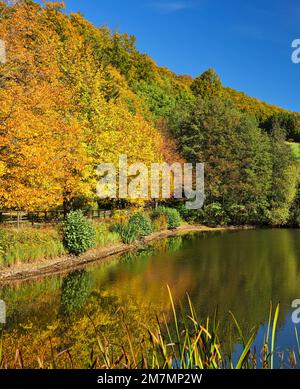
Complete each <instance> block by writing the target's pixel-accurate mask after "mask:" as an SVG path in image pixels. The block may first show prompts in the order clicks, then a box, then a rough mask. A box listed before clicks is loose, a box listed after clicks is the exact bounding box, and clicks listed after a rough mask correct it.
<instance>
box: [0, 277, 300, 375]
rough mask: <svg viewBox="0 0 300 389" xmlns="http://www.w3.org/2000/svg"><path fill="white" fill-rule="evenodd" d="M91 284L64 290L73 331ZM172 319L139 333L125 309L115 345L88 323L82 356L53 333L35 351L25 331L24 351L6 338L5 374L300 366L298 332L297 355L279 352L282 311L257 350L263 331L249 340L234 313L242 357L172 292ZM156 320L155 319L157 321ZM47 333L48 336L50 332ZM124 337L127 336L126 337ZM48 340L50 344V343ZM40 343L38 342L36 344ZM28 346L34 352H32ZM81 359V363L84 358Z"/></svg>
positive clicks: (0, 364) (152, 320) (154, 321)
mask: <svg viewBox="0 0 300 389" xmlns="http://www.w3.org/2000/svg"><path fill="white" fill-rule="evenodd" d="M89 289H90V286H89V280H88V277H87V274H85V273H84V272H82V271H76V272H74V273H72V275H71V277H69V276H68V277H66V278H65V279H64V280H63V284H62V291H63V292H62V293H63V294H62V299H61V311H60V312H61V315H62V316H63V317H65V318H67V320H68V322H69V325H73V319H74V317H73V315H74V313H75V312H76V311H78V310H79V309H80V307H82V306H83V304H84V303H85V301H86V300H87V298H88V295H89V293H90V292H89ZM168 293H169V299H170V300H169V303H170V315H168V316H165V314H163V315H161V316H156V317H155V315H154V314H153V313H150V315H149V313H148V314H147V318H148V321H147V322H145V321H143V319H141V320H142V321H141V322H139V323H136V324H137V327H135V328H134V329H133V328H132V325H131V323H130V321H129V317H128V316H127V314H128V312H127V310H126V309H123V308H119V317H120V318H119V319H118V322H119V323H118V331H119V336H118V339H119V341H116V340H113V341H112V340H111V339H109V338H107V337H106V335H104V334H102V331H101V330H100V329H99V326H98V325H97V323H96V321H94V320H93V318H92V317H90V316H89V317H88V321H87V322H86V323H81V322H80V323H78V325H79V324H82V325H84V327H85V329H86V331H88V333H89V336H90V341H89V342H86V344H85V347H86V348H85V349H84V350H83V349H82V348H81V349H80V351H79V350H77V354H76V351H75V349H74V345H72V346H70V347H66V346H63V345H61V346H58V344H57V340H56V339H55V337H51V333H52V332H53V330H52V329H51V328H49V330H48V334H47V335H46V334H44V336H43V337H42V338H41V339H38V343H36V344H35V345H33V344H31V345H28V344H27V345H25V343H23V342H24V341H25V339H26V340H27V342H28V341H29V342H32V340H33V339H32V338H31V336H29V333H30V329H31V327H28V328H25V327H24V330H25V331H24V334H23V338H24V339H22V341H21V346H20V348H18V349H16V350H14V349H13V348H12V347H13V344H14V333H10V334H9V337H8V336H7V335H8V334H7V333H5V332H4V333H3V332H2V334H1V348H0V369H8V368H9V369H12V368H18V369H20V368H21V369H23V368H25V369H26V368H33V367H35V368H41V369H49V368H50V369H53V368H55V369H58V368H59V369H65V368H71V369H74V368H88V369H225V368H226V369H274V366H275V364H274V361H275V360H276V364H278V362H277V359H278V355H279V354H280V360H281V367H287V366H286V363H288V367H289V368H297V367H299V363H300V344H299V338H298V332H297V329H296V328H295V340H296V344H297V347H296V349H295V348H293V349H290V350H287V351H286V355H285V353H284V352H283V350H280V352H279V351H278V350H276V349H275V346H276V336H277V331H278V329H277V325H278V317H279V311H280V306H279V304H278V305H277V306H276V307H275V308H273V306H272V304H271V305H270V310H269V316H268V317H269V318H268V322H267V326H266V327H265V329H264V336H263V343H262V345H261V349H259V350H257V349H256V347H254V341H255V339H256V336H257V334H258V331H259V329H260V325H257V326H255V327H254V328H252V329H251V331H250V333H249V335H246V334H244V333H243V330H242V328H241V326H240V325H239V323H238V320H237V319H236V317H235V316H234V314H233V313H232V312H229V313H228V316H229V320H230V321H231V322H232V326H231V336H232V337H234V338H235V341H237V342H238V343H239V344H240V346H241V347H240V350H239V351H238V352H236V351H234V350H231V351H229V350H228V349H227V347H228V344H226V342H225V343H224V342H223V341H222V340H221V339H220V337H219V335H220V334H222V333H223V332H224V330H223V329H222V328H220V324H219V322H218V317H217V314H215V315H214V317H212V318H209V317H208V318H207V319H206V320H204V321H202V320H200V319H199V317H198V315H197V313H196V310H195V307H194V306H193V304H192V301H191V299H190V297H189V296H187V301H188V310H187V311H184V310H183V308H182V307H181V308H176V307H175V303H174V300H173V297H172V294H171V291H170V288H169V287H168ZM151 315H152V316H151ZM46 332H47V331H46ZM121 334H122V336H121ZM46 336H48V340H47V339H46ZM121 338H122V341H121V342H120V339H121ZM36 340H37V339H36ZM28 346H30V348H29V349H28ZM32 347H35V348H36V347H39V348H38V349H37V350H36V351H37V353H36V354H35V355H33V354H32V353H31V354H29V353H28V352H29V350H30V349H31V348H32ZM78 356H79V358H78Z"/></svg>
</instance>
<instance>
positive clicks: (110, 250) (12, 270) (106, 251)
mask: <svg viewBox="0 0 300 389" xmlns="http://www.w3.org/2000/svg"><path fill="white" fill-rule="evenodd" d="M250 228H251V229H252V228H255V227H249V226H248V227H247V226H244V227H207V226H203V225H194V226H193V225H184V226H181V227H178V228H177V229H176V230H163V231H159V232H155V233H153V234H151V235H149V236H147V237H145V238H143V239H141V240H139V241H136V242H135V243H133V244H125V243H121V242H120V243H113V244H110V245H106V246H102V247H98V248H94V249H91V250H89V251H87V252H86V253H84V254H81V255H80V256H74V255H70V254H66V255H63V256H60V257H56V258H47V259H41V260H40V261H36V262H32V263H23V264H19V265H14V266H12V267H7V268H6V267H2V268H0V286H1V285H5V284H7V283H11V282H22V281H30V280H34V279H39V278H44V277H47V276H52V275H57V274H64V273H68V272H70V271H72V270H77V269H80V268H83V267H85V266H86V265H89V264H93V263H99V264H100V263H101V262H104V261H107V260H108V259H110V258H111V257H115V256H119V255H122V254H124V253H126V252H130V251H134V250H137V249H139V248H141V247H143V246H145V245H147V244H150V243H152V242H155V241H159V240H161V239H166V238H170V237H173V236H178V235H186V234H189V233H197V232H199V233H201V232H213V231H215V232H218V231H230V230H241V229H250Z"/></svg>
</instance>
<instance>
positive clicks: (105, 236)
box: [94, 222, 121, 247]
mask: <svg viewBox="0 0 300 389" xmlns="http://www.w3.org/2000/svg"><path fill="white" fill-rule="evenodd" d="M94 227H95V232H96V236H95V241H96V247H102V246H105V245H107V244H111V243H118V242H120V240H121V239H120V235H119V234H118V233H117V232H114V231H111V230H110V225H109V224H107V223H97V222H95V223H94Z"/></svg>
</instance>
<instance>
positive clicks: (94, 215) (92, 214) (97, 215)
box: [0, 209, 128, 227]
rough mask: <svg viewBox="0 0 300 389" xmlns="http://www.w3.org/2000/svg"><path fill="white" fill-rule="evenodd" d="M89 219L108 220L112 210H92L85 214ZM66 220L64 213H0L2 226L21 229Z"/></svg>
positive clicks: (58, 211)
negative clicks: (26, 225)
mask: <svg viewBox="0 0 300 389" xmlns="http://www.w3.org/2000/svg"><path fill="white" fill-rule="evenodd" d="M118 212H124V213H126V212H128V211H126V210H124V211H123V210H122V211H120V210H118ZM84 213H85V216H86V217H87V218H89V219H99V220H107V219H110V218H111V217H112V216H113V213H114V211H112V210H103V209H97V210H91V211H87V212H84ZM64 218H65V214H64V211H62V210H55V211H36V212H22V211H0V224H8V225H15V226H16V227H19V226H21V225H24V224H31V225H34V224H47V223H59V222H61V221H63V220H64Z"/></svg>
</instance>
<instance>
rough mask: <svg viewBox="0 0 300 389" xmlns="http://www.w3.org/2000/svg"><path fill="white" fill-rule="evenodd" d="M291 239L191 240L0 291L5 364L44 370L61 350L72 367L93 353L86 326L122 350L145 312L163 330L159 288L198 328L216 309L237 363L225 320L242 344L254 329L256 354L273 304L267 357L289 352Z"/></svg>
mask: <svg viewBox="0 0 300 389" xmlns="http://www.w3.org/2000/svg"><path fill="white" fill-rule="evenodd" d="M299 237H300V231H299V230H293V229H290V230H285V229H281V230H279V229H278V230H277V229H274V230H244V231H230V232H222V233H221V232H219V233H215V232H210V233H205V234H191V235H187V236H184V237H175V238H171V239H168V240H163V241H160V242H156V243H155V244H154V245H153V246H149V247H145V249H143V250H140V251H139V252H137V253H130V254H125V255H123V256H121V257H118V258H113V259H110V260H109V261H107V262H105V263H102V264H94V265H93V266H90V267H87V268H86V269H84V270H81V271H76V272H73V273H71V274H69V275H64V276H55V277H50V278H46V279H44V280H40V281H34V282H26V283H22V284H17V285H13V286H9V287H4V288H2V289H1V291H0V298H1V299H2V300H4V301H5V302H6V306H7V324H6V325H5V327H4V335H3V342H4V346H5V348H4V349H5V352H6V354H7V356H8V358H11V360H13V358H14V355H15V351H16V350H17V349H20V350H22V357H23V359H24V360H26V363H27V365H28V366H32V367H38V362H37V356H39V358H40V359H42V362H43V361H45V362H46V361H47V360H48V359H49V358H50V357H51V350H52V351H53V350H55V352H60V351H63V350H65V349H66V348H70V349H71V350H72V354H73V363H74V366H81V365H82V361H83V360H85V361H87V360H88V359H91V356H90V353H91V349H92V348H95V347H96V346H95V327H96V328H97V331H100V332H101V334H103V336H105V337H106V338H107V339H109V341H110V342H113V343H122V341H123V337H124V339H125V337H126V334H125V332H124V324H123V323H124V320H125V321H126V323H127V324H128V327H129V329H130V333H131V334H132V336H133V337H134V338H135V339H139V337H140V336H141V335H140V329H141V326H142V325H143V324H146V325H149V326H151V323H152V321H154V320H155V315H154V313H157V314H159V315H161V314H162V313H164V314H165V315H166V317H167V320H169V321H172V314H171V307H170V300H169V296H168V293H167V287H166V286H167V285H169V286H170V289H171V290H172V294H173V297H174V300H175V303H176V305H177V306H178V305H179V302H181V303H182V304H183V306H187V298H186V293H188V294H189V295H190V298H191V300H192V301H193V304H194V306H195V308H196V310H197V313H198V316H199V317H200V318H203V320H205V319H206V317H207V316H210V317H213V316H214V314H215V312H216V309H217V312H218V314H217V317H218V321H219V322H220V337H221V339H222V342H223V348H224V349H225V350H227V351H228V352H230V351H232V350H233V351H234V354H235V355H236V356H237V355H238V353H239V351H240V347H239V345H238V344H237V339H235V337H234V336H230V335H229V334H230V333H231V332H232V331H231V328H232V326H233V325H232V319H231V317H230V315H229V313H228V312H229V311H232V312H233V313H234V315H235V317H236V318H237V320H238V322H239V324H240V326H241V327H242V329H243V332H244V333H245V335H246V336H248V334H249V333H250V331H251V329H252V328H253V327H254V326H255V325H257V324H262V328H261V330H260V331H259V333H258V336H257V339H256V342H255V344H256V346H257V350H258V353H259V350H260V349H261V347H262V344H263V337H264V334H265V330H266V323H267V320H268V314H269V306H270V302H271V301H272V302H273V305H276V304H277V303H278V302H280V317H279V323H278V327H279V332H278V335H277V338H276V350H277V351H285V352H286V350H288V349H295V350H296V346H297V343H296V337H295V324H293V322H292V319H291V314H292V311H293V310H292V308H291V304H292V301H293V300H295V299H300V239H299ZM121 308H122V309H121ZM121 318H122V320H121ZM123 318H125V319H123ZM91 323H93V324H91ZM298 331H299V333H300V328H299V325H298ZM49 339H51V342H50V340H49ZM286 358H287V357H285V361H286ZM64 363H65V364H66V366H67V364H68V362H64ZM276 365H277V366H279V358H276Z"/></svg>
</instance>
